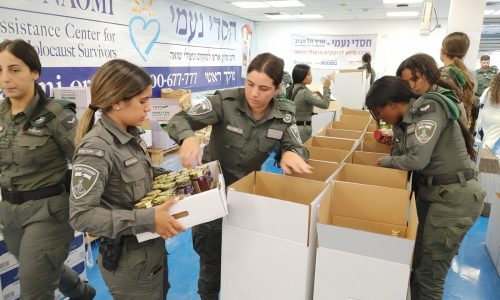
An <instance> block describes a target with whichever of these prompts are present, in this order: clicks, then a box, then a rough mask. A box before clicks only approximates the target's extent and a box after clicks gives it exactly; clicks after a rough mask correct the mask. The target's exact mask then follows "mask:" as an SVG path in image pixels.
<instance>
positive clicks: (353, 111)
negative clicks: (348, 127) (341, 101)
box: [342, 106, 371, 117]
mask: <svg viewBox="0 0 500 300" xmlns="http://www.w3.org/2000/svg"><path fill="white" fill-rule="evenodd" d="M342 115H352V116H369V117H371V114H370V112H369V111H367V110H362V109H354V108H349V107H345V106H344V107H342Z"/></svg>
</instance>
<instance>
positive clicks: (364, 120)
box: [339, 115, 372, 125]
mask: <svg viewBox="0 0 500 300" xmlns="http://www.w3.org/2000/svg"><path fill="white" fill-rule="evenodd" d="M371 119H372V117H371V116H353V115H340V119H339V122H350V123H360V124H363V125H368V123H369V122H370V121H371Z"/></svg>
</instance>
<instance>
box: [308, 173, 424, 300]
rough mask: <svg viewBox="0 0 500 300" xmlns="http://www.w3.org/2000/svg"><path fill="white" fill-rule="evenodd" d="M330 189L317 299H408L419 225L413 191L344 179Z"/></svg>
mask: <svg viewBox="0 0 500 300" xmlns="http://www.w3.org/2000/svg"><path fill="white" fill-rule="evenodd" d="M330 191H331V197H330V198H329V199H324V200H323V202H322V203H321V204H320V217H319V224H318V243H319V248H318V252H317V256H316V277H315V286H314V299H315V300H323V299H384V300H401V299H406V297H407V293H408V281H409V277H410V270H411V262H412V256H413V249H414V244H415V237H416V232H417V225H418V220H417V214H416V207H415V201H414V199H410V192H409V191H407V190H402V189H394V188H387V187H379V186H372V185H364V184H357V183H348V182H339V181H334V182H333V184H332V186H331V190H330ZM393 229H397V230H400V237H395V236H390V234H391V231H392V230H393Z"/></svg>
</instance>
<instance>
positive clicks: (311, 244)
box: [221, 172, 329, 300]
mask: <svg viewBox="0 0 500 300" xmlns="http://www.w3.org/2000/svg"><path fill="white" fill-rule="evenodd" d="M290 186H293V187H294V188H293V189H291V188H290ZM327 186H328V185H327V184H326V183H323V182H319V181H313V180H307V179H303V178H295V177H290V176H283V175H278V174H272V173H265V172H253V173H251V174H249V175H247V176H245V177H243V178H242V179H240V180H238V181H237V182H236V183H234V184H232V185H231V186H229V188H228V194H227V197H228V208H229V210H230V211H231V214H229V215H228V216H227V217H226V218H224V221H223V229H222V273H221V279H222V282H221V283H222V285H221V299H223V300H231V299H238V300H245V299H252V300H255V299H287V300H294V299H301V300H303V299H312V288H313V285H314V284H313V282H314V265H315V264H314V261H315V255H316V247H317V243H316V242H317V240H316V222H317V217H318V211H317V209H318V205H319V203H320V202H321V201H322V199H323V198H325V197H329V194H327V193H326V192H325V188H326V187H327Z"/></svg>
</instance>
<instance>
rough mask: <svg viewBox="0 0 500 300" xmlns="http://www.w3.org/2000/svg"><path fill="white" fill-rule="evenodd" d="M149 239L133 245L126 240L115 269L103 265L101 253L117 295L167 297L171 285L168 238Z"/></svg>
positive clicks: (122, 299) (150, 299)
mask: <svg viewBox="0 0 500 300" xmlns="http://www.w3.org/2000/svg"><path fill="white" fill-rule="evenodd" d="M145 243H148V244H146V245H145V246H141V247H134V248H132V249H130V248H129V247H128V246H127V245H126V244H125V245H124V246H123V249H122V254H121V257H120V261H119V262H118V267H117V269H116V270H115V271H108V270H106V269H104V268H103V267H102V255H101V254H99V257H98V262H99V269H100V270H101V274H102V277H103V279H104V282H105V283H106V285H107V286H108V289H109V292H110V294H111V295H112V296H113V299H115V300H134V299H141V300H146V299H147V300H159V299H166V295H167V291H168V288H169V285H168V265H167V255H166V252H167V251H166V249H165V240H163V239H162V238H156V239H154V240H152V241H151V242H145Z"/></svg>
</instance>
